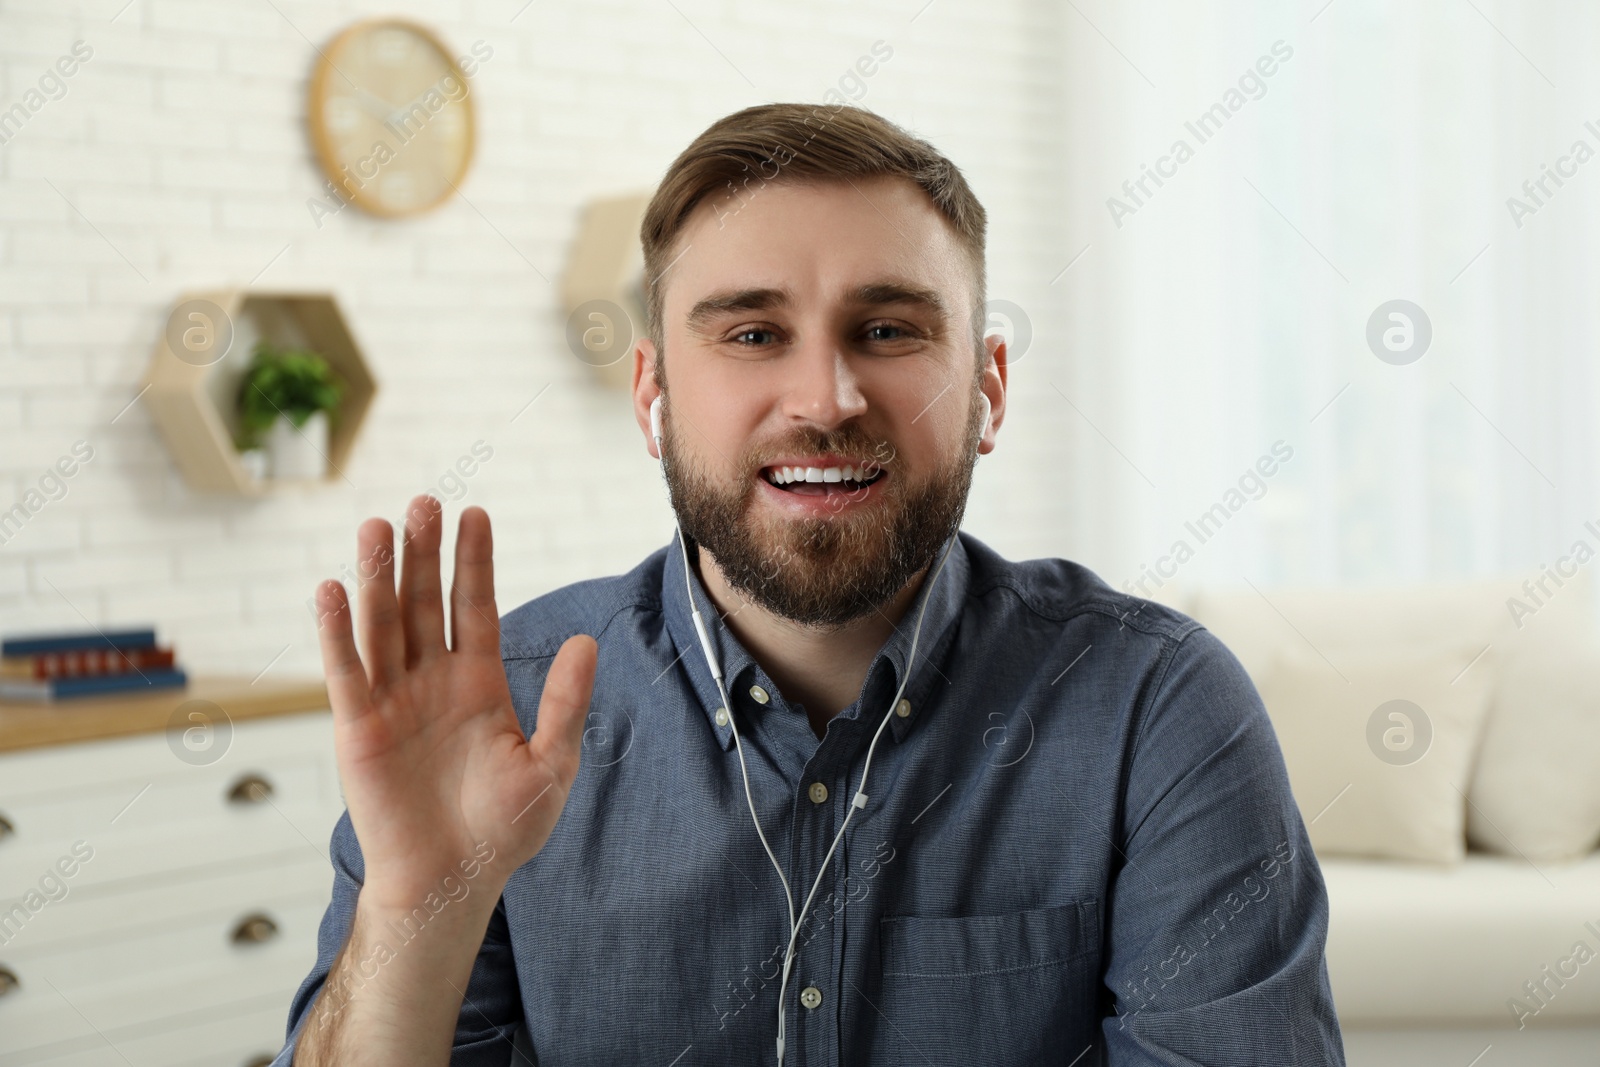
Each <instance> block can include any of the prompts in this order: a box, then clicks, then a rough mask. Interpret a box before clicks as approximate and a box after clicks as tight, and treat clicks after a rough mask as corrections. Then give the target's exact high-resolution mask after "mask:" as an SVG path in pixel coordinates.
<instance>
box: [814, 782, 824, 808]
mask: <svg viewBox="0 0 1600 1067" xmlns="http://www.w3.org/2000/svg"><path fill="white" fill-rule="evenodd" d="M827 799H828V787H827V786H825V785H823V784H822V783H821V782H812V783H811V803H813V804H821V803H822V802H823V801H824V800H827Z"/></svg>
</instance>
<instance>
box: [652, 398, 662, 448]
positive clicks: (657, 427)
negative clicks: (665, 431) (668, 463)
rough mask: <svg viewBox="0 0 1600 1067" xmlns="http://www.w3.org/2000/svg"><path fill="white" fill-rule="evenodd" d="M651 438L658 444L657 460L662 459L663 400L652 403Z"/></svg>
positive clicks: (656, 399) (657, 399)
mask: <svg viewBox="0 0 1600 1067" xmlns="http://www.w3.org/2000/svg"><path fill="white" fill-rule="evenodd" d="M650 436H651V438H652V439H653V440H654V441H655V443H656V458H657V459H660V458H661V398H660V397H659V396H658V397H656V398H655V399H654V400H652V401H650Z"/></svg>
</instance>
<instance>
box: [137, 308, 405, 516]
mask: <svg viewBox="0 0 1600 1067" xmlns="http://www.w3.org/2000/svg"><path fill="white" fill-rule="evenodd" d="M261 338H265V339H267V340H268V341H271V342H272V343H274V344H279V345H294V346H299V347H305V348H309V349H311V350H313V351H315V352H318V353H320V354H321V355H322V356H323V357H324V358H325V359H327V361H328V363H329V365H330V366H331V367H332V368H333V369H334V371H335V372H336V373H337V374H338V375H339V377H340V378H341V379H343V381H344V385H345V389H344V395H343V398H342V400H341V401H340V405H339V407H338V409H337V411H336V412H334V413H333V417H332V418H331V419H330V420H329V422H330V426H329V434H328V446H329V447H328V473H327V475H326V476H325V477H323V478H317V479H278V478H270V477H269V478H256V477H254V476H253V475H252V474H251V472H250V471H249V470H247V469H246V467H245V465H244V463H243V462H241V460H240V458H239V451H238V449H237V448H236V447H235V445H234V441H235V440H236V439H237V438H238V435H239V429H240V420H239V414H238V408H237V406H236V403H235V398H236V397H237V395H238V392H239V384H240V382H241V380H242V379H243V377H244V374H245V371H246V370H247V369H248V368H249V365H250V360H251V356H252V353H253V351H254V349H255V345H256V341H257V340H258V339H261ZM143 384H144V385H145V386H147V389H146V390H145V391H144V393H143V399H144V402H145V404H147V405H148V406H149V408H150V412H151V414H152V415H153V416H154V418H155V423H156V427H157V429H158V430H159V431H160V433H161V436H162V438H163V439H164V440H165V441H166V443H167V448H168V449H169V450H170V451H171V453H172V458H173V460H174V461H175V462H176V463H177V465H178V469H179V470H180V471H182V473H183V477H184V481H186V482H187V483H188V484H189V486H190V487H191V488H193V489H196V490H200V491H202V492H215V493H237V494H242V495H247V496H256V495H260V494H263V493H268V492H271V491H272V490H274V489H277V488H281V487H284V486H288V485H301V486H307V485H322V484H326V483H327V482H332V481H336V480H339V479H341V478H342V471H343V469H344V465H345V462H346V461H347V460H348V459H349V456H350V450H351V448H352V447H353V446H354V444H355V440H356V435H357V434H358V433H360V431H361V423H362V421H363V419H365V417H366V414H367V409H368V408H369V407H370V406H371V405H372V398H373V396H374V395H375V394H376V393H377V391H378V384H377V382H376V381H375V380H374V379H373V377H372V373H371V371H370V370H369V369H368V367H367V361H366V358H365V357H364V356H363V355H362V353H361V348H360V346H359V345H358V344H357V343H356V340H355V337H354V336H353V335H352V334H351V332H350V328H349V326H347V325H346V324H345V321H344V316H343V315H342V314H341V313H340V312H339V306H338V303H337V302H336V301H335V299H334V297H333V294H331V293H284V292H259V291H252V290H248V289H219V290H212V291H207V292H195V293H189V294H186V295H185V296H184V297H183V298H182V299H180V300H179V301H178V303H177V304H176V305H175V306H174V307H173V310H172V313H171V314H170V315H169V316H168V319H167V325H166V329H165V330H163V331H162V336H161V337H159V338H158V339H157V341H156V346H155V352H154V354H153V356H152V357H151V360H150V366H149V369H148V370H147V371H146V372H145V377H144V382H143Z"/></svg>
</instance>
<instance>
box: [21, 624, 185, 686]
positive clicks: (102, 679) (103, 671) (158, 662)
mask: <svg viewBox="0 0 1600 1067" xmlns="http://www.w3.org/2000/svg"><path fill="white" fill-rule="evenodd" d="M188 680H189V679H188V675H186V674H185V673H184V671H183V669H182V668H181V667H179V666H178V665H177V663H176V662H175V661H174V658H173V652H172V648H171V646H165V647H163V646H159V645H157V644H156V632H155V630H153V629H145V630H116V631H112V632H103V631H100V630H91V631H88V632H85V633H63V634H17V635H13V636H10V637H5V638H0V700H22V701H39V700H46V701H53V700H61V699H65V698H68V697H77V696H98V695H102V694H106V693H122V692H141V691H147V690H148V691H152V692H153V691H155V690H157V689H170V688H173V687H175V686H182V685H185V684H187V682H188Z"/></svg>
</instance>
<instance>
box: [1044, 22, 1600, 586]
mask: <svg viewBox="0 0 1600 1067" xmlns="http://www.w3.org/2000/svg"><path fill="white" fill-rule="evenodd" d="M1063 3H1064V6H1062V7H1061V8H1060V11H1061V15H1060V18H1061V22H1060V27H1061V33H1062V40H1063V57H1062V58H1063V66H1062V74H1061V78H1062V82H1061V85H1060V91H1061V93H1062V94H1063V98H1064V104H1063V109H1064V114H1065V118H1066V145H1067V150H1066V153H1065V162H1064V173H1063V181H1064V183H1065V185H1066V188H1067V194H1066V202H1067V205H1068V217H1067V219H1066V221H1065V223H1064V225H1063V227H1062V229H1063V235H1062V238H1061V240H1062V242H1063V247H1062V253H1063V262H1065V261H1066V260H1067V259H1069V258H1071V256H1073V255H1076V254H1077V253H1078V252H1079V250H1080V249H1083V248H1085V247H1087V249H1088V250H1087V251H1086V252H1084V253H1083V254H1082V256H1081V258H1080V259H1079V260H1078V261H1077V262H1076V263H1075V264H1074V265H1073V266H1072V267H1071V269H1070V270H1068V271H1067V272H1066V273H1065V274H1064V275H1062V276H1061V277H1060V278H1059V279H1057V280H1056V281H1055V282H1053V283H1052V285H1051V290H1050V291H1051V293H1052V297H1053V299H1054V300H1055V301H1057V302H1058V303H1057V305H1056V307H1057V310H1058V311H1059V312H1060V313H1061V314H1062V315H1063V317H1064V320H1065V323H1066V327H1065V329H1066V335H1065V336H1066V344H1067V348H1068V350H1069V351H1070V353H1071V354H1072V359H1071V360H1070V361H1068V362H1067V363H1066V364H1065V369H1063V371H1062V372H1061V373H1062V377H1061V378H1059V379H1057V380H1056V381H1055V382H1054V383H1045V382H1042V381H1036V382H1032V383H1030V386H1031V387H1033V388H1037V389H1040V390H1053V391H1056V392H1059V393H1060V394H1061V396H1060V397H1058V398H1057V402H1058V403H1059V404H1060V415H1061V419H1062V424H1063V425H1064V426H1066V427H1069V428H1070V431H1071V432H1070V433H1067V434H1064V435H1063V441H1064V445H1063V449H1064V450H1070V459H1069V461H1068V462H1067V463H1065V464H1063V470H1064V471H1067V472H1070V475H1071V477H1070V479H1069V480H1068V481H1067V483H1066V487H1067V491H1068V492H1070V493H1072V494H1074V495H1075V498H1076V500H1077V501H1078V502H1079V506H1078V507H1077V508H1076V509H1075V512H1074V519H1073V521H1074V524H1075V537H1074V540H1075V542H1076V545H1077V551H1076V552H1075V554H1076V555H1077V556H1078V557H1079V558H1083V559H1086V560H1089V561H1092V563H1093V565H1095V566H1096V568H1097V569H1099V570H1100V571H1101V573H1102V574H1103V575H1104V576H1105V577H1106V578H1107V579H1108V580H1110V581H1112V582H1113V584H1117V585H1122V584H1123V583H1124V582H1135V583H1137V579H1138V578H1139V577H1140V576H1141V575H1144V573H1145V572H1144V568H1145V567H1146V566H1149V567H1151V568H1152V570H1153V569H1154V567H1155V566H1156V564H1157V563H1158V561H1159V560H1161V558H1162V557H1163V556H1167V557H1168V559H1167V560H1166V562H1165V563H1164V565H1163V570H1164V571H1166V572H1170V573H1172V574H1174V575H1175V577H1174V578H1173V579H1172V580H1173V581H1175V582H1180V583H1208V584H1209V583H1240V582H1241V581H1242V580H1249V581H1251V582H1253V583H1255V584H1257V585H1259V586H1263V587H1264V586H1266V585H1268V584H1322V583H1333V582H1339V583H1351V584H1364V583H1387V582H1411V581H1428V580H1447V579H1451V578H1457V577H1462V576H1467V575H1482V574H1507V573H1510V574H1528V575H1533V574H1536V573H1537V571H1538V568H1539V565H1540V564H1541V563H1542V562H1551V561H1553V560H1554V558H1555V557H1556V556H1558V555H1560V554H1561V553H1563V552H1565V551H1566V550H1567V549H1568V548H1569V547H1570V546H1572V545H1573V544H1574V542H1576V541H1578V540H1580V539H1583V540H1587V541H1588V542H1589V543H1590V544H1591V545H1592V546H1594V547H1596V548H1600V536H1596V535H1595V534H1594V533H1591V532H1589V531H1588V530H1587V529H1586V528H1585V526H1584V524H1585V522H1586V521H1587V520H1596V521H1595V525H1596V528H1597V529H1600V503H1597V500H1596V496H1597V494H1596V492H1595V489H1596V449H1597V430H1596V419H1595V411H1596V409H1597V404H1596V401H1597V399H1600V398H1597V378H1600V375H1597V374H1596V372H1595V364H1596V342H1597V332H1600V331H1597V323H1596V308H1597V306H1600V299H1597V293H1596V282H1597V280H1600V279H1597V271H1596V267H1595V264H1594V259H1595V256H1596V253H1597V250H1600V241H1597V240H1596V238H1597V237H1600V232H1597V211H1596V204H1597V203H1600V92H1597V88H1600V86H1597V82H1600V78H1597V76H1596V74H1595V66H1596V65H1595V63H1594V61H1593V55H1594V54H1595V47H1596V45H1597V44H1600V5H1586V4H1582V3H1576V2H1573V3H1563V4H1556V3H1549V4H1546V3H1541V4H1537V5H1535V4H1525V5H1524V4H1512V3H1496V2H1493V0H1441V2H1437V3H1416V4H1412V3H1406V4H1398V3H1376V2H1366V0H1333V2H1332V3H1331V4H1325V2H1324V0H1315V2H1311V3H1303V4H1295V5H1287V4H1276V3H1274V4H1267V3H1235V4H1204V5H1201V4H1192V3H1180V2H1176V0H1173V2H1165V3H1159V4H1139V5H1132V4H1125V3H1110V2H1093V0H1071V2H1070V3H1067V2H1065V0H1063ZM1275 49H1276V53H1275V51H1274V50H1275ZM1263 57H1265V58H1263ZM1258 63H1259V64H1260V65H1259V66H1258ZM1267 70H1270V71H1271V73H1270V74H1263V73H1262V72H1263V71H1267ZM1230 90H1237V92H1230ZM1213 105H1218V108H1216V109H1213ZM1208 109H1211V115H1212V117H1211V120H1210V122H1209V123H1208V124H1206V125H1204V126H1202V125H1200V122H1199V120H1200V117H1201V116H1202V115H1205V114H1206V113H1207V112H1208ZM1586 122H1592V126H1590V125H1586ZM1202 135H1203V136H1204V139H1203V140H1202ZM1180 140H1181V141H1183V142H1185V143H1186V144H1187V146H1188V148H1189V150H1190V153H1192V154H1189V155H1185V154H1184V153H1183V152H1182V151H1181V150H1180V151H1179V152H1178V153H1177V155H1172V153H1173V150H1174V149H1175V148H1176V142H1178V141H1180ZM1580 141H1581V142H1584V144H1585V145H1586V146H1587V151H1588V152H1589V153H1592V154H1593V158H1590V157H1589V156H1587V155H1585V153H1584V150H1583V149H1580V148H1578V146H1577V144H1576V142H1580ZM1179 156H1182V157H1183V158H1182V160H1181V161H1179V158H1178V157H1179ZM1162 157H1169V158H1167V159H1166V160H1163V159H1162ZM1147 166H1148V167H1150V168H1152V169H1160V170H1163V171H1165V172H1166V173H1167V174H1168V175H1170V176H1169V177H1166V178H1163V179H1162V183H1161V184H1160V185H1157V184H1156V182H1155V179H1154V178H1148V177H1147V178H1145V181H1144V185H1143V188H1142V190H1141V188H1140V186H1139V185H1138V184H1137V182H1138V179H1140V177H1141V176H1142V175H1143V174H1144V168H1145V167H1147ZM1546 167H1548V168H1550V169H1551V170H1559V171H1562V172H1564V173H1565V174H1566V175H1567V176H1566V177H1562V178H1561V183H1562V184H1560V185H1558V184H1557V183H1556V180H1555V179H1553V178H1550V177H1548V176H1547V173H1546ZM1541 178H1543V189H1542V190H1541V188H1540V186H1539V184H1537V183H1538V182H1539V181H1540V179H1541ZM1125 181H1127V182H1129V185H1130V187H1131V191H1132V193H1134V194H1138V196H1137V200H1136V199H1135V197H1134V196H1133V195H1130V192H1129V191H1128V190H1125V189H1124V186H1123V183H1124V182H1125ZM1525 181H1527V182H1530V183H1531V190H1532V193H1531V194H1530V192H1529V191H1527V190H1525V189H1524V182H1525ZM1534 196H1537V198H1538V199H1537V200H1535V199H1534ZM1513 197H1515V198H1517V199H1518V200H1519V201H1521V202H1522V203H1523V204H1524V205H1526V206H1527V207H1528V208H1531V209H1532V210H1531V211H1525V210H1523V209H1522V208H1520V207H1519V208H1517V209H1516V210H1515V211H1513V210H1512V207H1514V206H1515V205H1511V206H1508V201H1509V200H1510V198H1513ZM1113 198H1115V199H1113ZM1119 202H1120V204H1121V205H1122V206H1118V204H1119ZM1128 208H1131V209H1132V210H1131V211H1129V210H1126V209H1128ZM1391 300H1407V301H1411V302H1413V303H1414V304H1416V305H1417V306H1419V307H1420V308H1421V309H1422V311H1423V312H1424V313H1425V315H1426V317H1427V319H1428V321H1429V322H1430V323H1431V327H1432V340H1431V343H1430V345H1429V347H1428V348H1427V350H1426V352H1425V353H1424V354H1423V355H1422V356H1421V358H1419V359H1416V360H1415V361H1414V362H1409V363H1391V362H1386V361H1384V360H1382V359H1380V358H1378V356H1377V355H1375V354H1374V351H1373V350H1372V349H1371V348H1370V347H1369V345H1368V341H1367V336H1366V335H1367V325H1368V320H1369V318H1370V317H1371V316H1372V314H1373V312H1374V311H1375V310H1376V309H1378V308H1379V306H1380V305H1382V304H1385V303H1386V302H1388V301H1391ZM1398 322H1399V320H1393V321H1391V322H1390V325H1394V324H1396V323H1398ZM1397 339H1398V338H1397ZM1414 351H1415V350H1414V349H1413V352H1414ZM1392 358H1400V357H1398V356H1395V357H1392ZM1278 442H1282V444H1281V445H1279V450H1280V454H1281V452H1282V451H1283V450H1284V449H1292V453H1293V454H1292V457H1291V458H1289V459H1288V460H1287V462H1282V463H1279V464H1277V465H1276V468H1275V469H1274V471H1273V473H1272V474H1271V475H1270V476H1269V477H1261V478H1260V479H1259V480H1260V482H1261V484H1262V486H1263V487H1264V492H1263V491H1260V490H1258V488H1257V485H1256V480H1255V479H1251V478H1249V477H1245V475H1246V472H1247V471H1248V470H1249V469H1251V468H1252V467H1254V466H1255V465H1256V464H1257V462H1258V460H1259V458H1260V457H1262V456H1269V455H1271V453H1272V449H1273V446H1274V444H1275V443H1278ZM1264 467H1267V468H1271V467H1273V464H1271V463H1266V464H1264ZM1241 478H1244V483H1243V487H1242V488H1241ZM1230 489H1238V490H1239V492H1237V493H1235V494H1230V493H1229V490H1230ZM1218 504H1221V505H1222V506H1223V510H1222V511H1220V512H1219V511H1217V510H1216V508H1215V505H1218ZM1235 504H1237V505H1239V506H1237V507H1233V506H1232V505H1235ZM1208 511H1209V512H1210V514H1211V515H1212V522H1211V523H1210V524H1209V525H1205V526H1201V527H1199V528H1198V529H1199V530H1200V531H1201V532H1202V533H1209V534H1210V536H1209V537H1207V538H1206V539H1205V540H1203V541H1202V540H1201V539H1200V538H1199V537H1197V536H1196V534H1195V532H1194V530H1193V529H1191V527H1190V526H1188V525H1186V524H1190V523H1193V522H1194V521H1195V520H1196V518H1197V517H1199V516H1202V515H1204V514H1206V513H1207V512H1208ZM1180 541H1181V542H1185V543H1187V544H1188V545H1189V547H1190V549H1191V551H1192V555H1191V556H1190V557H1188V558H1186V559H1185V560H1184V561H1183V562H1182V563H1181V565H1179V564H1177V563H1175V562H1174V560H1173V559H1172V558H1171V557H1172V549H1173V548H1175V547H1176V546H1177V545H1178V543H1179V542H1180ZM1180 554H1181V553H1180ZM1155 581H1156V580H1155V579H1154V578H1152V577H1150V576H1148V575H1146V576H1145V583H1144V586H1143V589H1144V591H1147V592H1155V591H1157V586H1156V584H1155Z"/></svg>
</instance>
